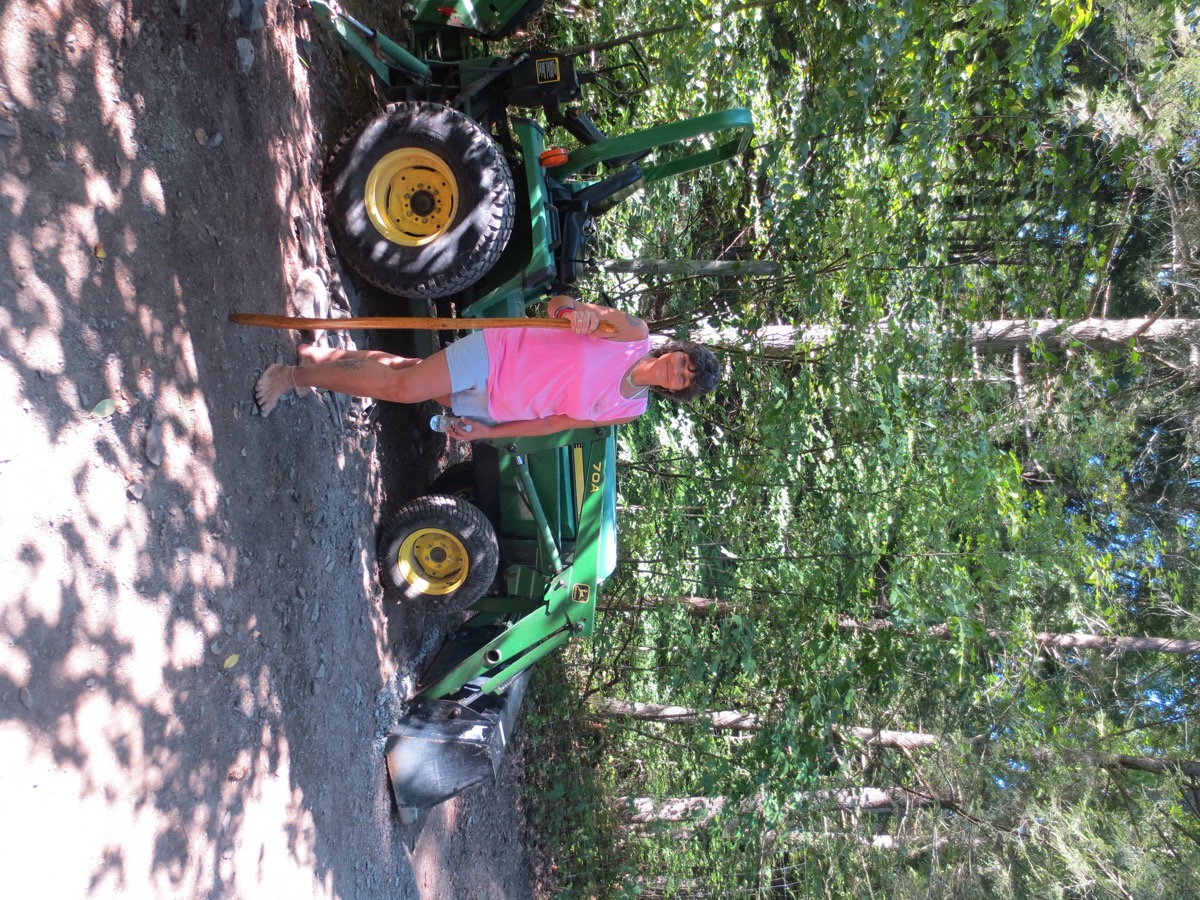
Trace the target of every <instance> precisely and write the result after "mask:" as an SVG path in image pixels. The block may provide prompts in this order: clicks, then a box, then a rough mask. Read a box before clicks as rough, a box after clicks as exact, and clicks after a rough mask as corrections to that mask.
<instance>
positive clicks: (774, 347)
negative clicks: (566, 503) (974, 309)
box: [655, 318, 1200, 358]
mask: <svg viewBox="0 0 1200 900" xmlns="http://www.w3.org/2000/svg"><path fill="white" fill-rule="evenodd" d="M867 330H868V331H874V332H875V333H877V334H889V333H891V332H892V331H893V330H911V328H909V326H903V325H896V324H893V323H890V322H879V323H876V324H874V325H871V326H870V327H869V328H868V329H867ZM863 334H864V332H863V330H862V329H851V328H841V327H832V326H827V325H800V326H793V325H767V326H764V327H763V328H760V329H758V330H757V331H755V332H753V333H751V334H743V333H740V332H737V331H734V330H732V329H728V328H724V329H718V328H711V327H705V328H698V329H695V330H694V331H693V332H692V339H693V340H697V341H703V342H704V343H706V344H709V345H711V346H713V347H718V348H720V349H723V350H730V351H734V352H739V353H756V354H758V355H760V356H772V357H784V358H790V357H793V356H795V355H796V354H797V352H800V351H805V350H819V349H821V348H823V347H827V346H829V345H830V344H832V343H834V341H836V340H838V339H839V338H840V337H843V336H845V337H851V338H853V339H855V340H861V339H862V337H863ZM1035 338H1037V339H1038V340H1039V341H1040V342H1041V344H1042V345H1043V346H1046V347H1065V346H1068V345H1070V344H1074V343H1078V344H1082V345H1083V346H1085V347H1087V348H1089V349H1092V350H1114V349H1121V348H1125V347H1128V346H1129V344H1130V342H1131V341H1133V342H1136V343H1138V344H1141V345H1147V344H1150V345H1153V344H1160V343H1165V342H1170V341H1178V342H1183V343H1186V344H1189V345H1192V346H1200V319H1153V318H1150V319H1080V320H1078V321H1075V322H1065V321H1057V320H1055V319H1032V320H1017V319H999V320H996V321H992V322H979V323H976V324H974V325H971V326H970V327H969V330H968V332H967V334H966V335H964V339H965V340H966V342H967V344H968V346H970V347H971V348H972V349H974V350H978V351H983V352H993V351H996V352H998V351H1008V352H1011V351H1012V350H1014V349H1017V348H1023V347H1028V346H1030V345H1031V344H1032V343H1033V342H1034V339H1035ZM655 340H656V342H661V341H665V340H666V338H661V339H660V338H659V337H658V336H656V337H655Z"/></svg>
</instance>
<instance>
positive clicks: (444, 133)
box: [324, 103, 516, 299]
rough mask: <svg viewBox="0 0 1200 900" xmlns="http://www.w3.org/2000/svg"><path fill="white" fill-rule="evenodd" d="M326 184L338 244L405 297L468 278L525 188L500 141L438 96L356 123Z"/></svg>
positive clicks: (483, 264)
mask: <svg viewBox="0 0 1200 900" xmlns="http://www.w3.org/2000/svg"><path fill="white" fill-rule="evenodd" d="M324 191H325V209H326V216H327V217H328V220H329V230H330V232H331V233H332V234H333V240H334V244H335V245H336V246H337V249H338V252H339V253H341V255H342V256H343V257H344V258H345V260H346V262H347V263H348V264H349V265H350V267H351V268H353V269H354V270H355V271H356V272H358V274H360V275H361V276H362V277H363V278H365V279H366V280H367V281H369V282H371V283H372V284H374V285H375V286H376V287H379V288H381V289H382V290H385V291H387V292H389V293H392V294H397V295H399V296H401V297H414V298H425V299H434V298H437V297H446V296H449V295H450V294H454V293H457V292H458V291H461V290H463V289H464V288H467V287H469V286H470V285H472V284H474V283H475V282H476V281H478V280H479V279H480V278H482V277H483V276H484V275H486V274H487V273H488V272H489V271H490V270H491V268H492V267H493V266H494V265H495V264H496V261H497V260H498V259H499V258H500V254H501V253H503V251H504V248H505V246H506V245H507V244H508V239H509V236H510V235H511V234H512V227H513V217H514V214H515V209H516V196H515V192H514V190H513V180H512V173H511V172H510V171H509V169H508V164H507V163H506V162H505V160H504V156H503V154H502V153H501V151H500V148H499V147H498V146H497V144H496V142H495V141H494V140H492V138H491V136H490V135H488V133H487V132H486V131H484V130H483V128H482V127H481V126H480V125H479V124H478V123H477V122H475V121H473V120H472V119H469V118H467V117H466V116H464V115H463V114H462V113H460V112H458V111H456V110H453V109H449V108H448V107H445V106H439V105H437V104H436V103H393V104H391V105H390V106H388V107H387V108H386V109H385V110H384V111H383V112H382V113H380V114H378V115H376V116H374V117H372V118H369V119H366V120H364V121H363V122H361V123H359V125H357V126H356V127H354V128H351V129H350V130H349V131H348V132H347V133H346V136H345V137H343V138H342V140H341V141H340V142H339V143H338V145H337V147H335V148H334V151H333V153H331V154H330V156H329V160H328V162H327V163H326V165H325V177H324Z"/></svg>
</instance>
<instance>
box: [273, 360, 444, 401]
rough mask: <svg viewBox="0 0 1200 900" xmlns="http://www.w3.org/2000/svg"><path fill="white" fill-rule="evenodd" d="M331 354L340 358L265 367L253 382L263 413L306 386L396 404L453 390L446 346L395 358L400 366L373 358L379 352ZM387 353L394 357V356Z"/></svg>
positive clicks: (427, 398)
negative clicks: (417, 356)
mask: <svg viewBox="0 0 1200 900" xmlns="http://www.w3.org/2000/svg"><path fill="white" fill-rule="evenodd" d="M318 349H321V350H323V351H324V350H326V348H318ZM332 352H333V353H335V354H339V356H338V357H337V358H336V359H329V360H328V361H325V362H313V363H312V364H311V365H300V366H280V365H270V366H267V368H266V370H265V371H264V372H263V373H262V376H261V377H260V378H259V379H258V381H257V383H256V384H255V385H254V398H255V400H256V401H257V402H258V408H259V411H260V412H261V413H262V414H263V415H264V416H268V415H270V414H271V410H273V409H274V408H275V404H276V403H278V402H279V398H280V397H281V396H283V394H284V393H285V392H286V391H289V390H294V389H297V388H305V387H311V388H318V389H320V390H325V391H337V392H338V393H339V394H351V395H353V396H356V397H372V398H374V399H375V400H390V401H392V402H394V403H420V402H422V401H423V400H433V399H435V398H439V397H444V396H446V395H448V394H449V393H450V369H449V366H448V365H447V364H446V352H445V351H444V350H441V351H439V352H437V353H435V354H434V355H433V356H431V357H429V358H428V359H421V360H407V359H404V357H391V359H394V360H397V361H400V362H401V364H400V365H388V364H387V363H386V362H384V361H382V360H380V359H378V358H375V357H374V356H373V354H378V353H379V351H377V350H353V351H344V350H334V351H332ZM385 356H389V357H390V354H385Z"/></svg>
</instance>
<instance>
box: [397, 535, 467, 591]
mask: <svg viewBox="0 0 1200 900" xmlns="http://www.w3.org/2000/svg"><path fill="white" fill-rule="evenodd" d="M396 564H397V568H399V570H400V577H401V578H403V579H404V580H405V581H406V582H408V583H409V584H410V585H412V586H413V587H414V588H416V589H417V590H418V591H420V592H421V593H423V594H436V595H438V596H441V595H445V594H452V593H454V592H455V591H457V590H458V589H459V588H460V587H462V583H463V582H464V581H466V580H467V573H468V572H469V571H470V568H471V566H470V563H469V562H468V560H467V548H466V547H464V546H463V543H462V541H460V540H459V539H458V538H456V537H455V536H454V535H453V534H451V533H450V532H448V531H443V530H442V529H440V528H422V529H420V530H419V531H414V532H413V533H412V534H410V535H409V536H408V537H406V538H405V539H404V541H403V542H402V543H401V544H400V552H399V553H398V554H397V558H396Z"/></svg>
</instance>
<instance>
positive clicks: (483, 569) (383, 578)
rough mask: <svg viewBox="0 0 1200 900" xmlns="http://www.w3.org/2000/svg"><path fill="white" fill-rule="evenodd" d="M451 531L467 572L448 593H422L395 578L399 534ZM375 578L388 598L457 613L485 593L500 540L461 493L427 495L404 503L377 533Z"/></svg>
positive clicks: (401, 536) (497, 560)
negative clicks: (463, 549) (463, 554)
mask: <svg viewBox="0 0 1200 900" xmlns="http://www.w3.org/2000/svg"><path fill="white" fill-rule="evenodd" d="M430 527H437V528H444V529H445V530H447V531H452V532H454V534H455V535H456V536H457V537H458V539H459V540H460V541H462V543H463V545H464V546H465V547H466V549H467V555H468V559H469V563H470V572H469V573H468V575H467V580H466V581H465V582H464V583H463V585H462V586H461V587H459V589H458V590H457V591H455V592H454V593H452V594H443V595H437V594H425V593H422V592H420V591H417V590H415V589H414V588H413V587H412V586H411V585H410V584H408V582H406V581H405V580H404V579H403V577H401V576H400V574H399V571H398V568H397V567H396V566H395V563H394V560H395V559H396V554H397V553H398V551H399V549H400V545H401V544H402V543H403V541H404V539H405V537H407V535H409V534H410V533H412V532H413V531H415V530H416V529H418V528H430ZM378 561H379V580H380V582H381V583H382V584H383V589H384V594H385V595H386V596H387V597H388V598H390V599H393V600H398V601H401V602H405V603H419V604H421V605H422V606H424V607H426V608H428V609H432V610H434V611H436V612H439V613H458V612H462V611H463V610H465V609H467V608H468V607H469V606H471V604H473V603H474V602H475V601H476V600H478V599H479V598H480V597H482V596H483V595H484V594H485V593H487V590H488V588H490V587H491V585H492V582H493V581H494V580H495V578H496V572H497V570H498V569H499V566H500V544H499V541H498V540H497V539H496V532H495V530H494V529H493V528H492V523H491V522H489V521H488V520H487V516H485V515H484V514H483V512H482V511H480V509H479V508H478V507H477V506H475V505H474V504H473V503H470V502H468V501H467V500H464V499H463V498H461V497H453V496H449V495H444V494H430V495H426V496H424V497H418V498H417V499H415V500H413V501H411V502H410V503H406V504H405V505H404V506H402V507H401V508H400V509H399V510H397V511H396V513H395V514H394V515H393V516H392V517H391V518H390V519H389V520H388V523H387V524H386V525H385V526H384V527H383V528H381V529H380V531H379V545H378Z"/></svg>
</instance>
